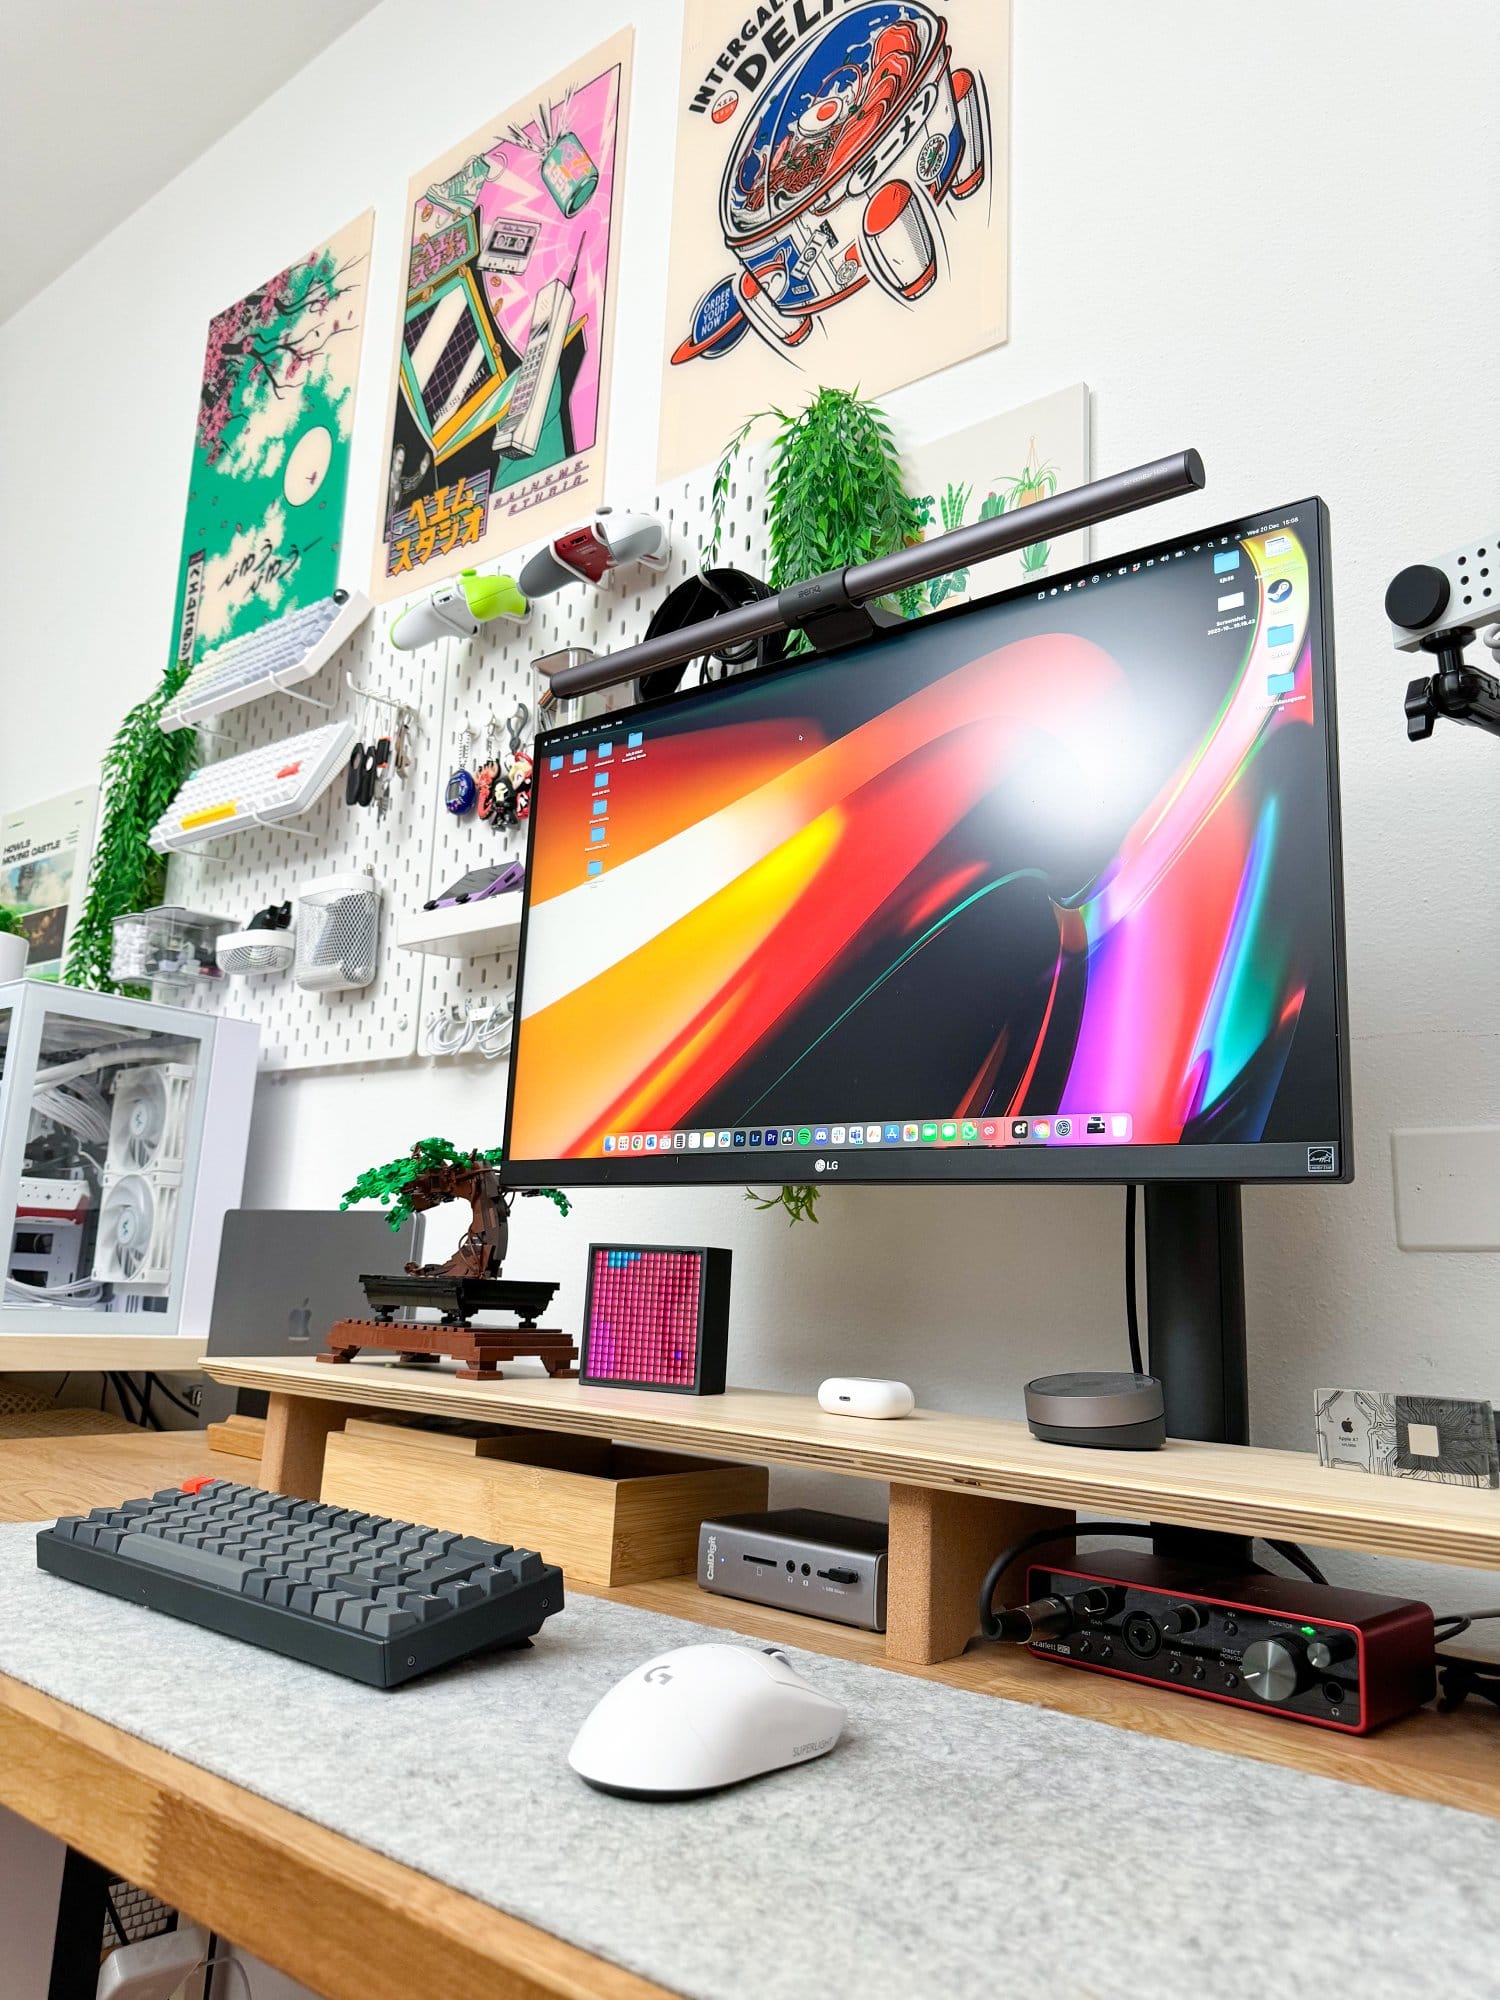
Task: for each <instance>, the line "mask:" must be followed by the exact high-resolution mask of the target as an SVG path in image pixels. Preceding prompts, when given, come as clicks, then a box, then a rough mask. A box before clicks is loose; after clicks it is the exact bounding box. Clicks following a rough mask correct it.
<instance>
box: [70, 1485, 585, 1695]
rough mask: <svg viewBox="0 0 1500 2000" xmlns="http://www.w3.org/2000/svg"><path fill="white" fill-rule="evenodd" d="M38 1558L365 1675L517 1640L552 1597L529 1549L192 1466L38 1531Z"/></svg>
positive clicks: (414, 1668) (199, 1621)
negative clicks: (161, 1487) (138, 1494)
mask: <svg viewBox="0 0 1500 2000" xmlns="http://www.w3.org/2000/svg"><path fill="white" fill-rule="evenodd" d="M36 1559H37V1565H38V1567H39V1568H41V1569H45V1570H50V1571H51V1572H52V1573H53V1574H54V1575H55V1576H63V1577H67V1578H68V1579H69V1580H70V1581H71V1582H73V1583H86V1584H88V1585H89V1586H90V1587H91V1588H92V1589H94V1590H106V1591H108V1592H109V1593H110V1594H111V1595H112V1596H114V1597H124V1598H128V1599H129V1600H130V1601H131V1602H132V1603H134V1604H145V1605H148V1606H149V1607H150V1608H151V1609H152V1610H153V1611H164V1612H166V1613H167V1614H168V1616H170V1617H173V1618H182V1619H185V1620H186V1621H187V1622H188V1623H189V1624H190V1625H201V1626H203V1627H204V1628H205V1630H207V1631H210V1632H222V1633H224V1634H226V1635H227V1636H228V1637H229V1638H231V1639H245V1640H248V1642H249V1643H250V1644H251V1645H252V1646H263V1647H265V1649H266V1650H267V1651H268V1652H272V1653H282V1654H284V1655H285V1656H286V1658H288V1659H291V1660H302V1661H305V1662H306V1664H307V1665H308V1666H312V1667H327V1668H328V1669H329V1670H330V1671H331V1672H333V1673H336V1674H344V1675H346V1676H347V1677H348V1679H350V1680H356V1681H365V1682H367V1683H368V1684H369V1685H370V1686H371V1687H396V1686H398V1685H399V1684H400V1683H401V1682H402V1681H409V1680H414V1679H415V1678H416V1676H417V1675H418V1674H425V1673H430V1672H431V1671H432V1670H433V1668H434V1667H445V1666H448V1665H450V1664H451V1663H452V1662H453V1661H454V1660H465V1659H468V1658H469V1657H470V1656H471V1655H472V1654H475V1653H483V1652H489V1651H491V1650H493V1649H494V1648H496V1647H501V1646H519V1645H520V1644H522V1642H523V1641H525V1640H527V1639H530V1638H531V1637H533V1635H534V1634H535V1633H537V1632H539V1631H540V1630H541V1627H542V1621H543V1620H544V1619H546V1618H550V1617H552V1616H553V1614H554V1613H555V1612H558V1611H561V1610H562V1608H563V1579H562V1571H561V1570H560V1569H558V1568H557V1567H556V1565H555V1564H553V1563H547V1562H543V1560H542V1558H541V1557H540V1556H539V1555H537V1554H536V1553H535V1551H534V1550H532V1549H513V1548H510V1547H509V1546H507V1544H506V1543H504V1542H486V1541H483V1540H481V1539H480V1538H479V1537H478V1536H477V1535H457V1534H447V1533H445V1532H443V1530H441V1529H438V1528H421V1527H416V1526H414V1525H413V1524H412V1523H411V1522H409V1521H388V1520H386V1519H385V1518H384V1517H383V1516H382V1515H379V1514H358V1513H353V1512H351V1511H349V1510H347V1509H345V1508H342V1507H326V1506H323V1505H321V1504H320V1503H319V1502H317V1501H315V1500H294V1499H291V1498H289V1497H288V1496H287V1495H286V1494H282V1493H263V1492H262V1491H261V1490H260V1489H259V1488H258V1487H255V1486H237V1485H235V1484H234V1483H233V1481H231V1480H227V1479H189V1480H187V1481H185V1482H184V1484H183V1485H182V1486H180V1487H178V1486H169V1487H167V1488H166V1489H165V1491H163V1492H161V1493H157V1494H154V1495H153V1496H152V1497H151V1498H150V1499H149V1500H126V1501H125V1502H124V1503H123V1504H122V1505H120V1506H118V1507H96V1508H95V1509H94V1511H93V1513H92V1514H90V1515H88V1516H87V1517H86V1518H80V1519H71V1518H69V1519H64V1520H61V1521H59V1522H58V1523H57V1524H56V1526H55V1527H51V1528H44V1529H42V1531H41V1533H40V1534H39V1535H38V1536H37V1538H36Z"/></svg>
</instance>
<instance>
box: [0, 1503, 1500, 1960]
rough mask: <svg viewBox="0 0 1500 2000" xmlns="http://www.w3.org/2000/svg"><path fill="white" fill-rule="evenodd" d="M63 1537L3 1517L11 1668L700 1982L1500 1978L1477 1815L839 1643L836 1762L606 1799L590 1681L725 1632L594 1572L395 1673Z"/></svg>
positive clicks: (514, 1906)
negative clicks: (840, 1732) (321, 1659)
mask: <svg viewBox="0 0 1500 2000" xmlns="http://www.w3.org/2000/svg"><path fill="white" fill-rule="evenodd" d="M35 1533H36V1531H35V1529H34V1528H29V1527H0V1671H3V1672H5V1673H8V1674H11V1675H14V1676H15V1677H16V1678H17V1679H18V1680H22V1681H25V1682H27V1683H28V1684H30V1685H31V1686H33V1687H37V1688H41V1689H43V1690H44V1691H45V1692H46V1693H48V1694H50V1695H54V1696H56V1697H57V1698H58V1699H59V1700H61V1701H65V1702H69V1703H72V1704H73V1705H75V1706H76V1707H78V1708H81V1709H86V1710H87V1711H88V1712H89V1713H90V1714H92V1715H96V1716H100V1717H102V1718H103V1719H104V1720H105V1721H107V1722H111V1723H114V1724H116V1725H117V1726H118V1727H120V1728H122V1729H125V1730H127V1731H129V1732H130V1733H131V1734H133V1735H136V1736H141V1737H144V1738H145V1739H146V1740H147V1741H148V1742H151V1743H156V1744H159V1745H160V1746H161V1747H162V1748H163V1749H165V1750H170V1751H173V1752H175V1753H176V1754H177V1755H178V1756H180V1757H185V1758H187V1759H188V1760H189V1761H190V1762H192V1763H194V1764H199V1765H201V1766H203V1768H204V1769H206V1770H209V1771H214V1772H217V1773H218V1774H219V1775H220V1776H222V1777H225V1778H229V1779H232V1780H234V1782H236V1783H237V1784H240V1785H243V1786H245V1787H247V1788H248V1789H249V1790H251V1791H255V1792H259V1793H262V1794H263V1795H264V1796H265V1797H267V1798H269V1799H273V1800H275V1801H276V1802H277V1803H278V1804H279V1805H283V1806H286V1807H288V1808H290V1809H291V1810H292V1811H293V1812H297V1813H301V1814H303V1815H305V1816H306V1817H307V1818H309V1819H312V1820H317V1821H321V1822H322V1823H323V1824H324V1825H326V1826H330V1827H333V1828H335V1829H336V1830H337V1831H338V1832H340V1833H343V1834H347V1835H348V1836H350V1837H351V1838H352V1839H355V1840H357V1841H361V1842H363V1843H364V1844H365V1845H367V1846H370V1847H373V1848H377V1849H379V1850H380V1851H381V1852H382V1853H384V1854H388V1855H390V1856H392V1857H393V1858H394V1859H395V1860H397V1861H402V1862H405V1863H406V1864H408V1865H409V1866H410V1867H412V1868H417V1869H421V1870H422V1871H424V1872H425V1873H427V1874H430V1875H435V1876H437V1877H438V1878H439V1879H440V1880H442V1881H444V1882H448V1883H451V1884H452V1885H453V1887H454V1888H456V1889H460V1890H463V1891H465V1892H466V1893H467V1894H469V1895H471V1896H475V1897H478V1898H479V1899H480V1900H481V1901H483V1902H486V1903H491V1904H494V1905H495V1906H496V1907H497V1908H500V1909H503V1910H507V1911H509V1912H511V1913H512V1914H513V1915H515V1916H517V1917H521V1918H524V1919H525V1920H526V1921H528V1922H529V1923H533V1924H536V1925H538V1926H540V1927H541V1928H542V1929H543V1930H546V1931H551V1932H553V1933H555V1934H556V1935H557V1936H559V1937H563V1938H567V1939H570V1940H571V1941H572V1942H574V1943H575V1944H579V1945H582V1946H584V1947H586V1948H587V1949H588V1950H590V1951H593V1952H596V1953H598V1954H600V1955H602V1956H603V1957H605V1958H608V1959H613V1960H615V1961H616V1962H618V1963H619V1964H622V1965H625V1966H629V1967H630V1968H631V1969H632V1970H634V1971H636V1972H639V1973H641V1974H644V1975H645V1976H646V1977H648V1978H651V1979H655V1980H656V1981H658V1982H659V1983H660V1984H661V1985H663V1986H666V1987H670V1988H673V1989H676V1990H678V1991H680V1992H682V1993H684V1994H690V1995H693V1996H699V1997H701V2000H813V1996H816V2000H835V1996H844V1995H849V1996H857V2000H971V1996H972V2000H994V1996H995V1995H996V1993H997V1992H1005V1991H1011V1992H1032V1993H1045V1994H1049V1995H1051V1996H1054V2000H1074V1996H1087V2000H1116V1996H1118V2000H1141V1996H1142V1995H1150V1996H1162V2000H1177V1996H1182V1995H1187V1994H1204V1995H1208V1994H1213V1993H1218V1992H1230V1991H1236V1990H1240V1989H1241V1988H1242V1987H1243V1986H1244V1984H1245V1982H1246V1981H1247V1980H1249V1981H1250V1982H1251V1983H1252V1984H1254V1985H1255V1986H1263V1985H1266V1984H1268V1983H1271V1982H1273V1981H1274V1980H1275V1979H1276V1977H1277V1976H1278V1975H1282V1976H1284V1977H1285V1979H1286V1980H1287V1981H1288V1982H1289V1983H1290V1985H1291V1986H1292V1987H1293V1988H1295V1989H1297V1990H1303V1989H1309V1990H1310V1989H1311V1988H1315V1987H1318V1988H1321V1987H1323V1986H1327V1987H1328V1988H1329V1990H1333V1988H1335V1987H1337V1988H1339V1989H1340V1990H1344V1989H1345V1987H1346V1986H1347V1990H1350V1991H1353V1990H1355V1988H1356V1987H1357V1990H1358V1993H1359V1996H1360V2000H1386V1996H1391V2000H1398V1996H1399V2000H1422V1996H1426V1995H1432V1996H1433V2000H1437V1996H1439V1995H1441V1996H1443V2000H1467V1996H1470V1995H1473V1996H1476V2000H1478V1996H1481V1995H1483V1996H1493V1995H1494V1994H1495V1993H1496V1992H1497V1990H1500V1974H1497V1965H1500V1958H1497V1950H1500V1945H1497V1939H1500V1823H1497V1822H1495V1821H1493V1820H1489V1819H1487V1818H1483V1817H1481V1816H1478V1815H1475V1814H1470V1813H1464V1812H1459V1811H1455V1810H1453V1809H1450V1808H1448V1807H1444V1806H1435V1805H1426V1804H1421V1803H1418V1802H1415V1801H1412V1800H1406V1799H1397V1798H1392V1797H1388V1796H1386V1795H1384V1794H1381V1793H1378V1792H1372V1791H1367V1790H1364V1789H1361V1788H1359V1787H1355V1786H1351V1785H1343V1784H1338V1783H1335V1782H1333V1781H1331V1780H1328V1779H1324V1778H1315V1777H1310V1776H1307V1775H1306V1774H1304V1773H1302V1772H1298V1771H1288V1770H1282V1769H1279V1768H1277V1767H1276V1766H1274V1765H1268V1764H1258V1763H1251V1762H1249V1761H1246V1760H1244V1759H1241V1758H1236V1757H1230V1756H1224V1755H1221V1754H1219V1753H1217V1752H1214V1751H1207V1750H1199V1749H1196V1748H1192V1747H1189V1746H1186V1745H1182V1744H1176V1743H1168V1742H1163V1741H1159V1740H1156V1739H1154V1738H1151V1737H1146V1736H1141V1735H1134V1734H1130V1733H1128V1732H1126V1731H1123V1730H1116V1729H1111V1728H1109V1727H1107V1726H1105V1725H1102V1724H1099V1723H1092V1722H1083V1721H1079V1720H1078V1719H1077V1718H1076V1717H1072V1716H1067V1715H1056V1714H1052V1713H1050V1712H1049V1711H1048V1710H1046V1709H1041V1708H1029V1707H1023V1706H1021V1705H1019V1704H1016V1703H1011V1702H1005V1701H998V1700H996V1699H994V1698H993V1697H992V1696H988V1695H977V1694H966V1693H960V1692H959V1691H957V1690H955V1689H952V1688H946V1687H941V1686H938V1685H936V1684H934V1683H932V1682H929V1681H924V1680H920V1679H916V1678H914V1677H911V1676H908V1675H904V1674H898V1673H890V1672H887V1671H884V1670H882V1669H880V1668H876V1667H866V1666H859V1665H854V1664H851V1663H849V1662H845V1661H840V1660H831V1659H827V1658H825V1657H823V1656H821V1655H818V1654H799V1655H795V1656H794V1657H796V1658H797V1660H798V1663H799V1665H800V1666H801V1667H802V1668H803V1670H804V1671H805V1672H806V1673H807V1674H808V1676H809V1678H810V1679H813V1680H815V1681H816V1682H817V1684H818V1685H819V1686H820V1687H823V1688H825V1689H827V1690H828V1691H830V1692H831V1693H833V1694H835V1695H837V1696H838V1697H839V1698H840V1699H841V1700H842V1701H844V1702H845V1703H846V1704H847V1706H848V1709H849V1715H850V1720H849V1726H848V1729H847V1731H846V1734H845V1737H844V1740H843V1741H842V1743H841V1744H840V1745H839V1747H838V1749H837V1750H835V1751H834V1752H833V1754H832V1755H831V1756H829V1757H827V1758H824V1759H822V1760H821V1761H820V1762H818V1763H816V1764H811V1765H806V1766H803V1767H802V1768H801V1769H799V1770H792V1771H786V1772H782V1773H779V1774H778V1775H776V1776H773V1777H770V1778H767V1779H764V1780H762V1781H760V1782H759V1783H756V1784H753V1785H749V1786H746V1787H743V1788H741V1789H740V1790H737V1791H732V1792H726V1793H722V1794H720V1795H718V1796H716V1797H713V1798H709V1799H704V1800H699V1801H694V1802H690V1803H679V1804H664V1805H655V1806H652V1805H643V1804H638V1803H633V1802H630V1801H627V1800H623V1799H614V1798H607V1797H604V1796H602V1795H601V1794H599V1793H597V1792H594V1791H591V1790H589V1788H588V1787H587V1786H585V1785H584V1784H582V1783H581V1782H580V1781H579V1780H578V1779H577V1778H576V1777H575V1776H574V1775H573V1773H572V1772H571V1771H570V1770H569V1769H568V1768H567V1764H566V1761H565V1760H566V1753H567V1749H568V1745H569V1743H570V1742H571V1740H572V1737H573V1734H574V1732H575V1730H576V1729H577V1727H578V1725H579V1723H580V1722H581V1721H582V1720H583V1717H584V1716H585V1715H586V1714H587V1713H588V1711H589V1709H590V1708H591V1707H592V1706H593V1704H594V1702H595V1701H597V1700H598V1698H599V1697H600V1695H602V1694H603V1693H604V1692H605V1691H606V1690H607V1689H608V1688H610V1687H611V1686H613V1684H614V1683H615V1682H616V1681H617V1680H618V1679H619V1678H620V1677H621V1676H622V1675H623V1674H624V1673H626V1672H628V1671H629V1669H630V1668H631V1667H632V1666H634V1665H637V1664H638V1663H639V1662H641V1661H642V1660H644V1659H647V1658H649V1657H650V1655H651V1654H653V1653H656V1652H660V1651H663V1650H664V1649H665V1648H667V1647H668V1646H672V1645H681V1644H684V1643H688V1642H691V1641H694V1640H700V1639H724V1638H726V1637H729V1636H731V1635H728V1634H726V1633H723V1632H720V1631H717V1630H710V1629H709V1628H707V1627H704V1626H700V1625H690V1624H687V1623H684V1622H682V1621H680V1620H676V1619H669V1618H662V1617H658V1616H656V1615H655V1614H653V1613H650V1612H645V1611H638V1610H635V1609H633V1608H631V1607H629V1606H625V1605H620V1604H610V1603H605V1602H602V1601H601V1600H599V1599H597V1598H589V1597H574V1598H573V1599H571V1601H570V1602H569V1604H568V1607H567V1609H566V1611H565V1612H564V1613H563V1614H562V1615H561V1616H559V1617H556V1618H553V1619H551V1620H549V1621H548V1623H547V1625H546V1626H545V1627H544V1628H543V1631H542V1634H541V1636H540V1637H539V1638H538V1639H537V1641H536V1642H535V1644H534V1646H533V1647H532V1648H531V1649H530V1650H529V1651H525V1652H516V1653H510V1654H502V1655H496V1656H492V1657H491V1658H490V1659H488V1660H485V1661H480V1662H471V1663H469V1664H467V1665H465V1666H462V1667H459V1668H457V1669H452V1670H450V1671H448V1672H446V1673H443V1674H439V1675H437V1676H435V1677H434V1678H432V1679H431V1680H428V1681H418V1682H415V1683H413V1684H412V1685H411V1686H410V1687H406V1688H402V1689H398V1690H396V1691H394V1692H392V1693H382V1692H380V1691H379V1690H376V1689H373V1688H366V1687H361V1686H358V1685H356V1684H355V1683H353V1682H350V1681H345V1680H341V1679H339V1678H338V1677H336V1676H335V1675H333V1674H327V1673H322V1672H319V1671H317V1670H315V1669H313V1668H310V1667H303V1666H299V1665H297V1664H295V1663H293V1662H291V1661H288V1660H283V1659H281V1658H279V1657H278V1656H276V1655H275V1654H271V1653H265V1652H261V1651H259V1650H258V1649H256V1648H254V1647H251V1646H246V1645H240V1644H237V1643H236V1642H235V1641H234V1640H231V1639H223V1638H219V1637H217V1636H216V1635H214V1634H212V1633H208V1632H202V1631H199V1630H198V1629H197V1628H196V1627H195V1626H191V1625H184V1624H181V1623H178V1622H177V1621H175V1620H172V1619H168V1618H164V1617H162V1616H160V1615H159V1614H157V1613H155V1612H151V1611H147V1610H145V1609H144V1608H140V1607H136V1606H134V1605H127V1604H124V1603H121V1602H119V1601H118V1600H116V1599H113V1598H109V1597H105V1596H102V1595H100V1594H98V1593H97V1592H94V1591H90V1590H86V1589H84V1588H82V1587H80V1586H78V1585H75V1584H71V1583H67V1582H64V1581H63V1580H62V1579H60V1578H57V1577H52V1576H46V1575H43V1574H42V1573H41V1572H40V1571H38V1569H37V1568H36V1560H35ZM1061 1671H1063V1670H1062V1669H1059V1672H1061ZM1286 1726H1287V1727H1288V1728H1291V1727H1295V1726H1296V1725H1294V1724H1287V1725H1286ZM1496 1774H1497V1782H1500V1735H1497V1756H1496ZM1049 1941H1050V1942H1049ZM1012 1953H1014V1954H1016V1956H1015V1957H1014V1958H1011V1956H1010V1955H1011V1954H1012ZM1054 1954H1055V1955H1054ZM438 1970H439V1968H437V1967H434V1973H435V1974H436V1973H437V1972H438ZM434 1990H436V1989H434Z"/></svg>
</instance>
